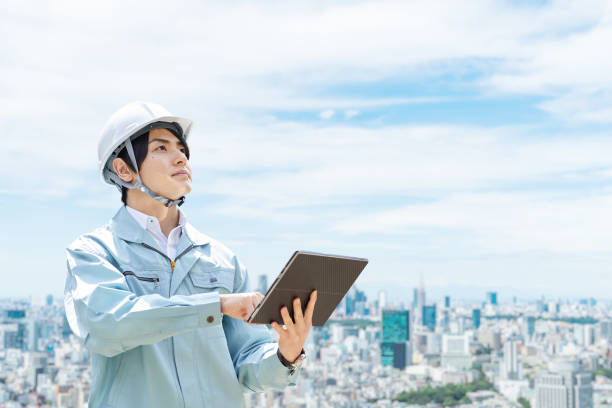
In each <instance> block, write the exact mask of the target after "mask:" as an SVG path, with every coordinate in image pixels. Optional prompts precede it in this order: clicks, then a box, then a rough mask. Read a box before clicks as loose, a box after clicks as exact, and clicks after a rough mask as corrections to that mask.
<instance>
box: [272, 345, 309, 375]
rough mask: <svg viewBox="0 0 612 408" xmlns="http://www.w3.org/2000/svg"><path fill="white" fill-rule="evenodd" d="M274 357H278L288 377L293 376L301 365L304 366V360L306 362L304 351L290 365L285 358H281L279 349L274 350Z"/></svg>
mask: <svg viewBox="0 0 612 408" xmlns="http://www.w3.org/2000/svg"><path fill="white" fill-rule="evenodd" d="M276 355H277V356H278V359H279V360H280V362H281V363H282V364H283V365H284V366H285V367H287V368H288V369H289V375H293V374H295V372H296V371H297V369H298V368H300V367H301V366H302V364H304V360H306V353H305V352H304V349H302V351H301V352H300V355H299V356H298V357H297V358H296V359H295V361H294V362H293V363H290V362H289V361H288V360H287V359H286V358H285V357H283V355H282V354H281V352H280V349H276Z"/></svg>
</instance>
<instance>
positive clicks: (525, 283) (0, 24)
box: [0, 0, 612, 302]
mask: <svg viewBox="0 0 612 408" xmlns="http://www.w3.org/2000/svg"><path fill="white" fill-rule="evenodd" d="M124 3H125V2H113V1H110V2H109V1H105V2H101V1H100V2H98V1H93V2H87V4H86V5H85V3H82V2H73V1H64V2H51V1H48V2H41V4H40V7H38V8H37V9H36V10H32V9H31V7H29V6H27V5H23V4H21V3H20V2H17V1H9V2H8V3H7V5H6V7H3V10H2V11H0V31H1V35H0V46H1V49H2V50H3V55H2V57H1V58H0V107H1V108H2V109H0V123H2V124H3V125H4V132H3V133H2V141H3V143H4V149H1V150H0V208H1V209H2V212H1V214H2V215H1V217H2V218H1V223H2V226H3V227H4V228H3V230H4V232H3V233H2V234H1V235H0V244H1V245H0V262H1V264H2V265H3V277H4V282H3V284H2V285H0V296H2V297H5V296H27V295H30V294H33V295H42V294H46V293H53V294H56V295H60V294H61V293H62V290H63V280H64V274H65V270H64V268H65V260H64V253H63V250H64V248H65V246H66V245H67V244H68V243H70V242H71V241H72V240H73V239H74V238H75V237H76V236H78V235H79V234H80V233H82V232H85V231H88V230H91V229H93V228H95V227H97V226H99V225H102V224H103V223H105V222H106V221H107V220H108V219H109V218H110V217H111V216H112V215H113V214H114V212H115V211H116V209H117V208H118V206H119V204H120V201H119V196H118V193H117V191H116V190H115V189H114V188H112V187H109V186H106V185H104V184H102V183H101V182H100V181H99V179H98V178H97V176H96V170H95V169H96V144H97V139H98V135H99V132H100V130H101V128H102V126H103V124H104V122H105V121H106V119H107V118H108V117H109V116H110V114H112V112H114V111H115V110H116V109H118V108H119V107H121V106H122V105H123V104H125V103H127V102H129V101H133V100H149V101H154V102H157V103H160V104H162V105H164V106H165V107H167V108H168V109H169V110H170V111H171V112H173V113H175V114H177V115H182V116H186V117H189V118H191V119H193V120H194V121H195V126H194V131H193V133H192V136H191V140H190V147H191V151H192V165H193V167H194V191H193V192H192V194H191V195H190V196H189V197H188V200H187V203H186V204H185V206H184V207H183V208H184V209H185V211H186V212H187V215H188V218H189V220H190V221H191V222H192V223H193V224H194V225H195V226H196V227H197V228H198V229H200V230H201V231H203V232H205V233H207V234H209V235H211V236H213V237H215V238H217V239H219V240H221V241H222V242H224V243H226V244H227V245H228V246H230V247H231V248H232V249H233V250H234V251H235V252H236V253H237V254H238V256H239V257H240V258H241V259H242V261H243V262H244V263H245V264H246V265H247V266H248V268H249V270H250V272H251V274H252V275H253V277H255V276H256V275H258V274H262V273H265V274H268V275H269V277H270V279H272V278H273V277H274V276H275V275H276V274H277V273H278V272H279V269H280V268H281V267H282V265H284V263H285V261H286V260H287V258H288V257H289V256H290V254H291V253H292V252H293V251H294V250H295V249H307V250H314V251H321V252H329V253H340V254H346V255H354V256H361V257H367V258H369V259H370V265H369V266H368V267H367V268H366V270H365V272H364V273H363V275H362V276H361V277H360V279H359V280H358V282H357V285H358V286H359V287H360V288H362V289H364V290H366V292H367V293H368V294H369V295H371V296H374V295H375V294H376V292H377V291H378V290H380V289H387V291H388V295H389V297H390V298H391V299H392V300H396V301H405V302H407V301H409V300H410V297H411V288H412V287H414V286H416V285H417V284H418V279H419V276H420V275H421V274H422V275H423V276H424V278H425V282H426V287H427V289H428V290H429V291H430V293H431V294H432V296H433V297H437V296H442V295H443V294H450V295H451V296H454V297H457V298H469V299H484V296H485V293H486V291H488V290H491V289H495V290H498V292H499V297H500V300H501V301H504V300H510V299H511V298H512V296H515V295H516V296H518V297H519V298H533V297H537V296H540V295H546V296H550V297H557V296H558V297H582V296H595V297H598V298H609V295H608V294H609V292H610V289H611V288H612V262H611V261H612V251H611V250H610V249H611V248H612V217H611V216H610V209H611V208H612V187H611V185H610V182H611V181H612V158H611V155H610V152H612V140H611V138H610V124H611V123H612V108H611V106H612V75H610V72H612V55H610V53H609V52H607V49H606V44H609V43H610V42H611V41H612V8H611V6H610V5H609V2H607V1H605V0H600V1H596V0H586V1H583V2H570V1H546V2H541V1H538V2H527V1H498V2H494V1H473V2H470V3H469V6H466V3H465V2H461V1H448V2H439V3H432V2H427V1H414V2H403V1H390V0H382V1H376V2H368V1H337V2H323V1H313V2H307V3H306V4H304V3H303V2H280V1H271V2H265V3H261V2H259V3H253V2H248V1H237V2H231V4H225V3H212V2H208V3H203V4H201V3H200V2H181V3H180V4H177V6H175V7H173V9H171V10H169V9H167V7H166V6H165V4H164V3H162V2H147V6H146V7H142V5H138V4H135V3H133V4H124Z"/></svg>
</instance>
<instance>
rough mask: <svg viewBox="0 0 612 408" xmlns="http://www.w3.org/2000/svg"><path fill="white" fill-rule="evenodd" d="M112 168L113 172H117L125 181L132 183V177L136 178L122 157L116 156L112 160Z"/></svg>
mask: <svg viewBox="0 0 612 408" xmlns="http://www.w3.org/2000/svg"><path fill="white" fill-rule="evenodd" d="M113 170H115V173H117V175H118V176H119V178H121V180H123V181H125V182H126V183H133V182H134V179H135V178H136V173H134V172H133V171H132V169H130V168H129V167H128V165H127V164H126V163H125V162H124V161H123V159H120V158H116V159H115V160H113Z"/></svg>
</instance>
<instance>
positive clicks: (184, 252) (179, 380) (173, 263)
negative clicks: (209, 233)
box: [142, 242, 194, 406]
mask: <svg viewBox="0 0 612 408" xmlns="http://www.w3.org/2000/svg"><path fill="white" fill-rule="evenodd" d="M142 246H144V247H145V248H148V249H150V250H152V251H155V252H157V253H158V254H160V255H161V256H163V257H164V258H166V259H167V260H168V261H169V262H170V268H171V269H172V272H174V265H176V261H178V259H179V258H180V257H181V256H183V255H185V254H186V253H187V252H189V251H191V250H192V249H193V247H194V245H193V244H190V245H189V246H188V247H187V248H186V249H185V250H184V251H183V252H181V253H180V254H179V255H178V256H176V257H175V258H174V261H173V260H172V259H170V257H168V255H166V254H164V253H163V252H161V251H159V250H157V249H155V248H153V247H152V246H151V245H148V244H147V243H145V242H143V243H142ZM170 341H171V342H172V359H173V360H174V373H175V374H176V380H177V382H178V386H179V390H180V392H181V397H182V398H183V406H185V396H184V395H183V386H182V385H181V379H180V377H179V373H178V367H177V366H176V354H175V351H174V337H170Z"/></svg>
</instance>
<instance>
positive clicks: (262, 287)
mask: <svg viewBox="0 0 612 408" xmlns="http://www.w3.org/2000/svg"><path fill="white" fill-rule="evenodd" d="M255 291H256V292H259V293H266V292H267V291H268V276H267V275H263V274H262V275H259V276H258V277H257V289H255Z"/></svg>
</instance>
